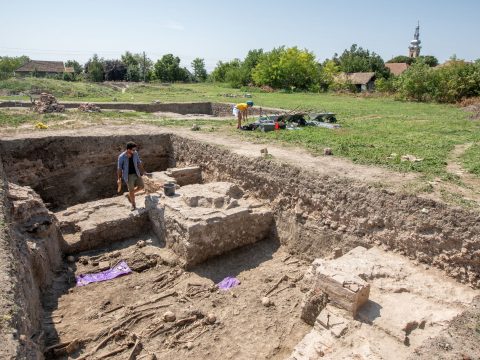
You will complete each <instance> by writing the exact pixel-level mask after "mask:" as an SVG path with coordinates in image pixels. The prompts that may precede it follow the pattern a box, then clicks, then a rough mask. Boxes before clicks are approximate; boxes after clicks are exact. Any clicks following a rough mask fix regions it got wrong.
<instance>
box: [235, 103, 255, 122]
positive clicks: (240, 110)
mask: <svg viewBox="0 0 480 360" xmlns="http://www.w3.org/2000/svg"><path fill="white" fill-rule="evenodd" d="M252 106H253V101H247V102H246V103H240V104H237V105H235V106H234V107H233V115H234V116H235V117H236V118H237V129H240V127H241V126H242V119H243V120H244V121H246V120H247V119H248V108H250V107H252Z"/></svg>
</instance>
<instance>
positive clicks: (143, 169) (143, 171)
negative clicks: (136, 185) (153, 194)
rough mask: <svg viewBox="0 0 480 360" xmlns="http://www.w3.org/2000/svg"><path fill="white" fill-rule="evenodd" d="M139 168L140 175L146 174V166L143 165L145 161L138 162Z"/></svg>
mask: <svg viewBox="0 0 480 360" xmlns="http://www.w3.org/2000/svg"><path fill="white" fill-rule="evenodd" d="M138 169H139V170H140V175H145V173H146V171H145V168H144V167H143V162H139V163H138Z"/></svg>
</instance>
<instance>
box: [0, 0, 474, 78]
mask: <svg viewBox="0 0 480 360" xmlns="http://www.w3.org/2000/svg"><path fill="white" fill-rule="evenodd" d="M478 14H480V1H479V0H455V1H452V0H435V1H434V0H401V1H389V0H383V1H382V0H335V1H332V0H328V1H324V0H242V1H235V2H233V1H230V0H224V1H221V0H169V1H165V0H157V1H153V0H151V1H148V0H136V1H126V0H115V1H114V0H83V1H71V2H67V1H57V0H41V1H39V0H23V1H21V2H17V1H12V0H0V56H19V55H22V54H24V55H28V56H29V57H30V58H31V59H35V60H64V61H66V60H71V59H73V60H77V61H79V62H80V63H85V62H86V61H87V60H88V59H89V58H90V57H91V56H92V55H93V54H94V53H96V54H98V55H99V56H101V57H104V58H107V59H112V58H120V55H121V54H122V53H124V52H125V51H126V50H128V51H131V52H143V51H145V52H146V54H147V56H148V57H149V58H151V59H152V60H154V61H155V60H157V59H158V58H160V57H161V56H162V55H164V54H168V53H172V54H174V55H176V56H178V57H180V59H181V61H182V65H183V66H186V67H190V63H191V62H192V60H193V59H194V58H197V57H200V58H203V59H204V60H205V63H206V66H207V69H208V70H209V71H211V70H213V68H214V67H215V64H216V63H217V62H218V61H220V60H221V61H229V60H232V59H234V58H240V59H243V58H244V57H245V55H246V54H247V52H248V51H249V50H251V49H259V48H262V49H264V50H266V51H268V50H271V49H273V48H274V47H278V46H282V45H285V46H287V47H290V46H298V47H299V48H302V49H304V48H305V49H308V50H309V51H312V52H313V53H314V54H315V55H316V57H317V59H318V60H319V61H323V60H324V59H326V58H331V57H332V56H333V55H334V54H335V53H338V54H341V53H342V52H343V51H344V50H345V49H347V48H350V46H351V45H352V44H358V45H359V46H361V47H363V48H364V49H368V50H370V51H373V52H376V53H377V54H379V55H380V56H382V58H383V59H384V60H385V61H387V60H389V59H390V58H392V57H393V56H396V55H408V45H409V43H410V40H412V38H413V34H414V31H415V26H416V25H417V22H420V40H421V41H422V44H421V45H422V50H421V55H433V56H436V57H437V58H438V59H439V60H440V62H443V61H445V60H448V59H449V58H450V57H451V56H452V55H456V56H457V58H459V59H465V60H475V59H478V58H480V46H479V45H478V44H479V40H478V39H479V38H480V21H478Z"/></svg>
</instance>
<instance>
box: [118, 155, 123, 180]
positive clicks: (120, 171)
mask: <svg viewBox="0 0 480 360" xmlns="http://www.w3.org/2000/svg"><path fill="white" fill-rule="evenodd" d="M122 165H123V164H122V157H121V156H119V157H118V162H117V183H118V182H121V181H122V173H123V168H122Z"/></svg>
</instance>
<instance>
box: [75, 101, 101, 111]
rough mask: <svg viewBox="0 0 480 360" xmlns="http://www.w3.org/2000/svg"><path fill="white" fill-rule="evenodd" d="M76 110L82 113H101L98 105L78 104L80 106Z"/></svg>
mask: <svg viewBox="0 0 480 360" xmlns="http://www.w3.org/2000/svg"><path fill="white" fill-rule="evenodd" d="M77 109H78V111H82V112H101V111H102V110H101V109H100V107H99V106H98V105H95V104H92V103H85V104H80V106H79V107H78V108H77Z"/></svg>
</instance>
